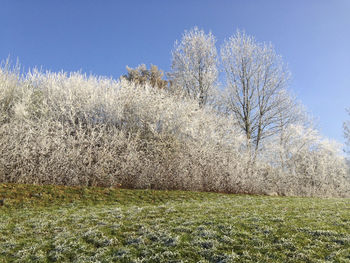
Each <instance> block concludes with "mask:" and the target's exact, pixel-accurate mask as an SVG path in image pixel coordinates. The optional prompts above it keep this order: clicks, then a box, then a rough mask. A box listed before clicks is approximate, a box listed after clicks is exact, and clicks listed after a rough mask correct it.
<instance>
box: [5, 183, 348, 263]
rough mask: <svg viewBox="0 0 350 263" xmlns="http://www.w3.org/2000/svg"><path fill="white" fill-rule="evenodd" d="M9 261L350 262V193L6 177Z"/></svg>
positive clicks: (6, 255) (6, 246)
mask: <svg viewBox="0 0 350 263" xmlns="http://www.w3.org/2000/svg"><path fill="white" fill-rule="evenodd" d="M2 198H5V206H1V207H0V262H350V199H317V198H295V197H266V196H248V195H245V196H244V195H226V194H215V193H198V192H182V191H151V190H125V189H104V188H78V187H75V188H73V187H58V186H29V185H14V184H6V185H4V184H0V199H2Z"/></svg>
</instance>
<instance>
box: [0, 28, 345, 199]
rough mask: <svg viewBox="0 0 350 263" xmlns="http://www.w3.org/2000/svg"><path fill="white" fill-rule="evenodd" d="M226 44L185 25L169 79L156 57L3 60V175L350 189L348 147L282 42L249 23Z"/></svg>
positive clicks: (284, 189)
mask: <svg viewBox="0 0 350 263" xmlns="http://www.w3.org/2000/svg"><path fill="white" fill-rule="evenodd" d="M215 44H216V41H215V37H214V36H213V35H212V34H211V33H209V34H205V32H204V31H202V30H199V29H197V28H194V29H192V30H190V31H185V33H184V35H183V37H182V39H181V41H179V42H176V43H175V47H174V50H173V52H172V70H171V72H168V73H167V74H166V77H167V78H165V76H164V74H163V72H162V71H161V70H159V69H158V68H157V67H156V66H152V67H151V69H147V68H146V67H145V66H144V65H141V66H140V67H138V68H136V69H131V68H128V73H127V74H126V75H125V76H123V77H121V78H120V79H119V80H113V79H107V78H102V77H94V76H86V75H84V74H81V73H70V74H67V73H51V72H46V73H41V72H38V71H36V70H33V71H30V72H28V73H27V74H25V75H21V74H19V71H18V70H16V68H10V66H9V65H8V64H6V63H5V64H3V66H2V67H1V69H0V181H1V182H18V183H33V184H63V185H99V186H122V187H128V188H152V189H184V190H200V191H218V192H230V193H255V194H271V195H275V194H278V195H302V196H349V194H350V192H349V191H350V187H349V183H350V180H349V173H348V170H347V165H346V162H345V159H344V157H343V156H342V155H341V153H340V145H337V144H336V143H334V142H331V141H329V140H326V139H325V138H322V137H321V136H320V135H319V133H318V132H317V130H316V129H315V128H314V127H313V125H312V121H311V120H310V118H309V117H308V115H307V114H306V113H305V110H304V109H303V106H302V105H301V104H300V103H298V102H297V100H296V99H295V98H294V97H293V96H292V95H291V94H290V92H289V91H288V78H289V75H290V73H289V72H288V70H287V68H286V66H285V65H284V63H283V62H282V60H281V57H280V56H279V55H277V54H276V53H275V51H274V49H273V47H272V46H271V45H270V44H264V43H258V42H256V40H255V39H254V38H253V37H251V36H248V35H246V34H245V33H244V32H239V31H238V32H237V33H236V34H235V35H234V36H233V37H231V38H229V39H228V40H227V41H225V43H224V44H223V46H222V47H221V49H220V54H219V55H218V52H217V49H216V46H215ZM220 71H222V72H223V73H224V75H225V83H223V84H220V83H219V81H218V74H219V72H220Z"/></svg>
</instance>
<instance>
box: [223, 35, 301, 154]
mask: <svg viewBox="0 0 350 263" xmlns="http://www.w3.org/2000/svg"><path fill="white" fill-rule="evenodd" d="M221 58H222V65H223V70H224V72H225V74H226V89H225V92H224V96H223V100H222V101H223V106H224V109H225V111H226V112H227V113H229V114H232V115H233V116H234V118H236V119H237V120H238V123H239V125H240V127H241V129H242V130H243V131H244V133H245V135H246V137H247V140H248V142H249V144H248V145H249V146H250V149H251V150H252V152H253V153H256V152H257V151H258V149H259V147H260V144H261V142H262V141H263V140H264V139H266V138H268V137H270V136H272V135H274V134H276V133H278V132H280V131H281V129H283V127H285V126H286V125H287V124H289V123H290V121H291V120H292V119H293V118H294V117H292V115H294V112H293V108H291V97H290V95H289V93H288V91H287V89H286V86H287V82H288V79H289V75H290V74H289V72H288V70H287V69H286V67H285V65H284V64H283V62H282V60H281V57H280V56H279V55H277V54H276V52H275V50H274V49H273V47H272V46H271V44H265V43H262V44H261V43H258V42H257V41H256V40H255V39H254V37H252V36H248V35H247V34H245V33H244V32H240V31H237V33H236V34H235V35H234V36H232V37H230V38H229V39H228V40H226V41H225V43H224V45H223V46H222V48H221Z"/></svg>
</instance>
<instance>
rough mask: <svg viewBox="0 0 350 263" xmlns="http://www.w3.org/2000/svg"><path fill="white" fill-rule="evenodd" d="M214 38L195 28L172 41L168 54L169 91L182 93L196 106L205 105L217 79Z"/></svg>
mask: <svg viewBox="0 0 350 263" xmlns="http://www.w3.org/2000/svg"><path fill="white" fill-rule="evenodd" d="M215 42H216V40H215V37H214V36H213V35H212V34H211V33H209V34H205V33H204V31H203V30H199V29H198V28H197V27H195V28H193V29H191V30H190V31H185V33H184V34H183V36H182V39H181V42H178V41H176V42H175V48H174V50H173V51H172V72H171V73H170V74H169V77H170V79H171V83H172V86H173V89H176V90H182V91H183V92H184V94H185V95H186V96H188V97H190V98H193V99H196V100H198V103H199V105H200V106H203V105H205V104H207V103H208V101H209V100H210V97H211V96H212V94H213V91H214V89H215V87H216V86H215V84H216V81H217V77H218V70H217V51H216V47H215Z"/></svg>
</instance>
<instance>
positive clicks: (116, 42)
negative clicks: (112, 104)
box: [0, 0, 350, 142]
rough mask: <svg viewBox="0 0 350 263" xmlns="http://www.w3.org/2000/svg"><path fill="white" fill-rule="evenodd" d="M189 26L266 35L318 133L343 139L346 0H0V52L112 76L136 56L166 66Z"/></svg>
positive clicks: (220, 33) (349, 35) (349, 27)
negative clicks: (284, 63) (172, 50)
mask: <svg viewBox="0 0 350 263" xmlns="http://www.w3.org/2000/svg"><path fill="white" fill-rule="evenodd" d="M193 26H198V27H199V28H202V29H204V30H205V31H207V32H208V31H209V30H211V31H212V32H213V34H214V35H215V36H216V37H217V39H218V42H217V44H218V46H220V45H221V43H222V42H223V40H224V39H225V38H228V37H229V36H231V35H232V34H233V33H234V32H235V31H236V30H237V29H238V28H239V29H244V30H245V31H246V32H247V33H248V34H251V35H254V36H255V37H256V39H257V40H258V41H270V42H272V43H273V44H274V46H275V48H276V50H277V52H278V53H279V54H281V55H282V56H283V58H284V61H285V62H286V63H288V65H289V68H290V70H291V72H292V82H291V87H290V88H291V90H293V91H294V93H295V94H296V95H297V96H298V98H299V99H300V100H301V101H302V103H303V104H304V105H306V107H307V109H308V110H309V111H310V112H311V113H312V114H313V116H314V117H315V118H316V119H318V124H319V128H320V130H321V133H322V134H324V135H326V136H328V137H330V138H333V139H336V140H339V141H341V142H342V141H343V131H342V123H343V121H344V120H346V119H350V117H348V115H347V113H346V112H345V108H348V107H350V100H349V98H350V1H349V0H293V1H280V0H264V1H263V0H255V1H253V0H237V1H234V0H193V1H190V0H177V1H171V0H158V1H152V0H148V1H145V0H139V1H136V0H135V1H131V0H128V1H126V0H125V1H108V0H100V1H98V0H94V1H92V0H91V1H90V0H74V1H73V0H60V1H59V0H49V1H48V0H31V1H25V0H22V1H20V0H0V59H1V60H3V59H6V58H7V57H8V56H9V55H10V56H11V58H12V59H13V60H16V59H17V58H18V59H19V61H20V63H21V64H22V66H23V67H24V68H25V69H28V68H32V67H35V66H37V67H42V68H43V69H49V70H52V71H59V70H64V71H76V70H82V71H83V72H87V73H93V74H97V75H105V76H112V77H114V78H117V77H119V76H120V75H122V74H124V73H125V66H126V65H129V66H131V67H134V66H137V65H139V64H141V63H145V64H147V65H149V64H151V63H152V64H155V65H158V66H159V67H160V68H161V69H163V70H165V71H167V70H169V68H170V58H171V57H170V52H171V49H172V47H173V45H174V41H175V40H176V39H180V38H181V35H182V33H183V31H184V30H185V29H190V28H192V27H193Z"/></svg>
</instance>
